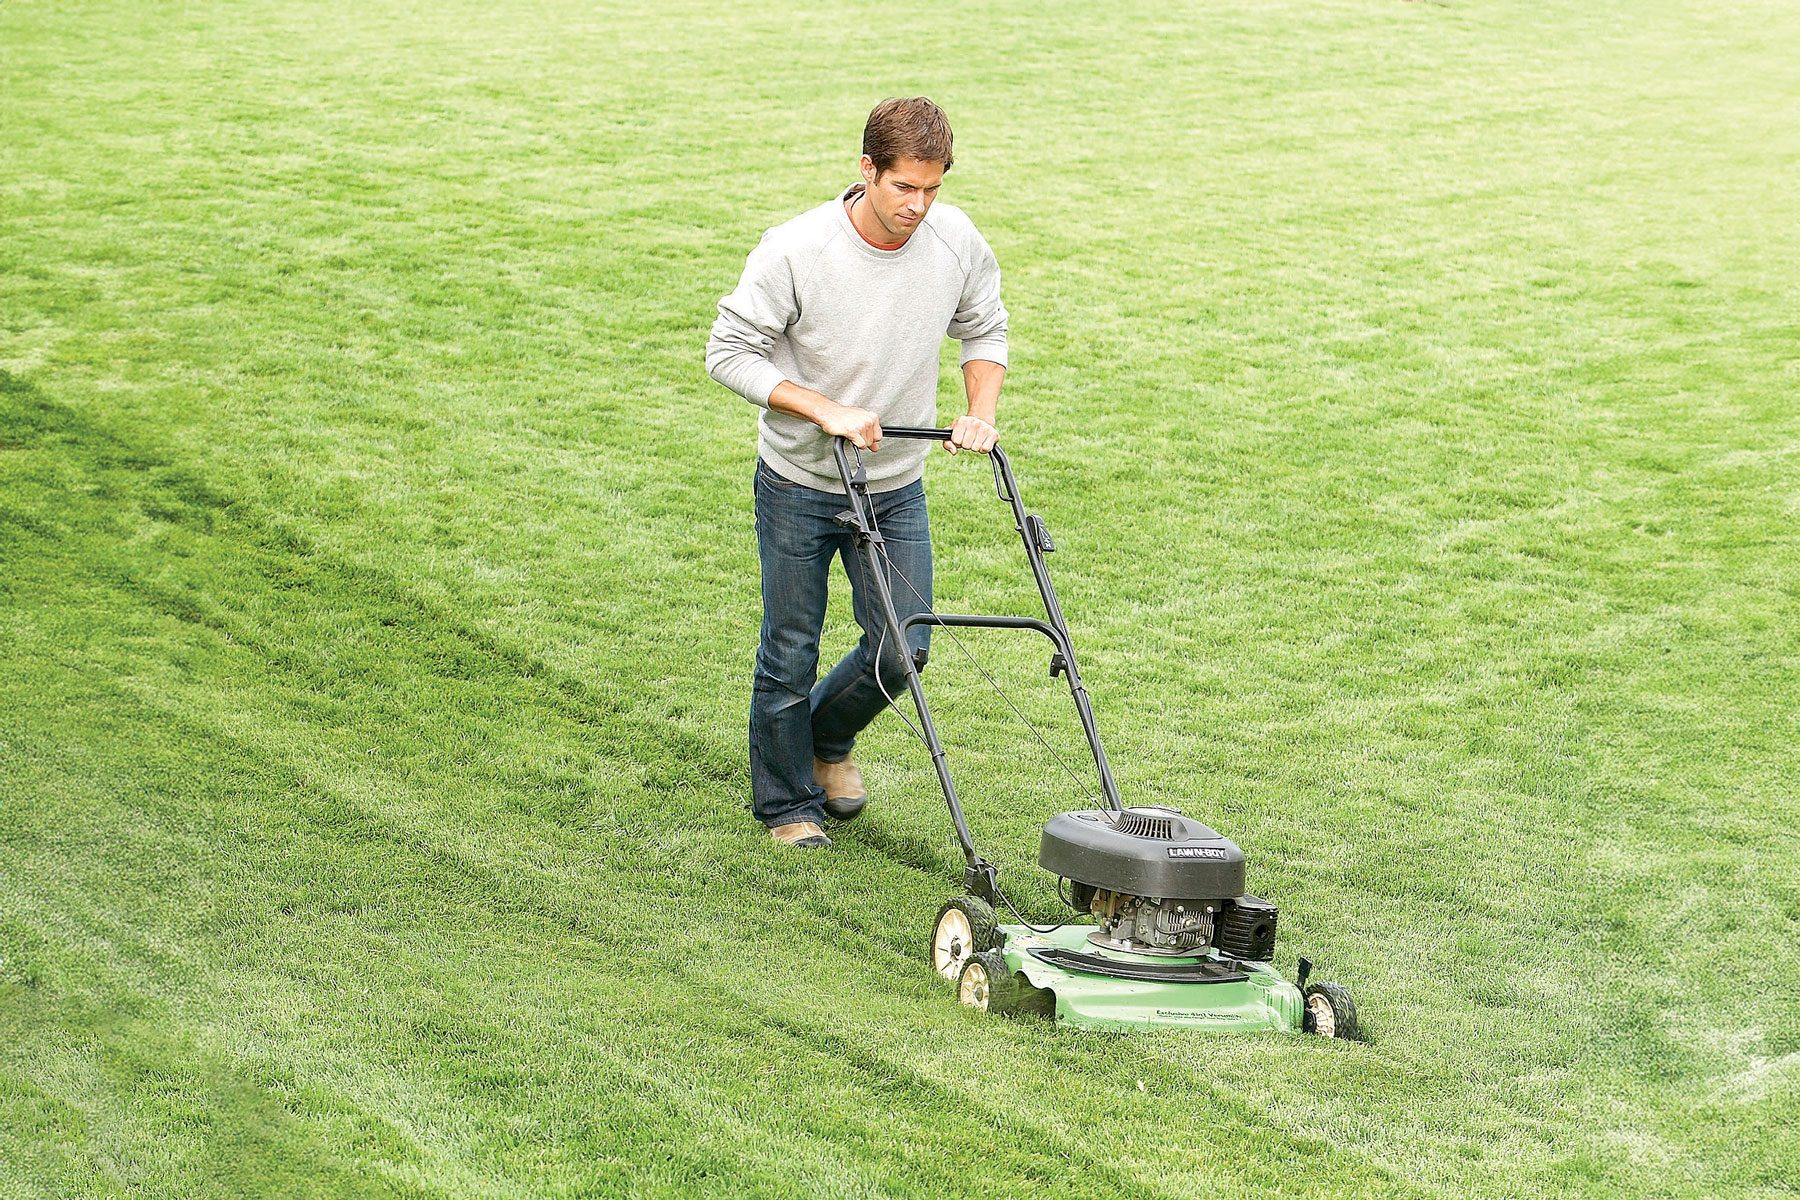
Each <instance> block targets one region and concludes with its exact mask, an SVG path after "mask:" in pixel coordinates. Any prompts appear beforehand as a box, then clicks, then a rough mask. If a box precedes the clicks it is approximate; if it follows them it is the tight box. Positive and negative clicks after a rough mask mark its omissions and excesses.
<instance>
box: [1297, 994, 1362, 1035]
mask: <svg viewBox="0 0 1800 1200" xmlns="http://www.w3.org/2000/svg"><path fill="white" fill-rule="evenodd" d="M1305 1025H1306V1031H1307V1032H1308V1033H1316V1034H1318V1035H1319V1036H1320V1037H1334V1038H1344V1039H1346V1040H1349V1041H1354V1040H1356V1036H1357V1034H1358V1033H1359V1032H1360V1030H1358V1029H1357V1026H1356V1002H1355V1001H1354V1000H1352V999H1350V993H1349V992H1348V991H1346V990H1345V989H1344V988H1343V987H1341V986H1339V985H1338V984H1335V983H1315V984H1313V985H1312V986H1311V987H1309V988H1307V989H1306V1017H1305Z"/></svg>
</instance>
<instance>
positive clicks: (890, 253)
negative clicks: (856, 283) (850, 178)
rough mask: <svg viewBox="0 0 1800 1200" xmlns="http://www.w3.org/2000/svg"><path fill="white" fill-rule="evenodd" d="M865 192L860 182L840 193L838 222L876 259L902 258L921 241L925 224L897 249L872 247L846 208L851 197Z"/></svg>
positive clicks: (921, 222)
mask: <svg viewBox="0 0 1800 1200" xmlns="http://www.w3.org/2000/svg"><path fill="white" fill-rule="evenodd" d="M865 190H866V188H865V187H864V185H863V184H862V183H861V182H860V181H859V182H857V183H853V184H851V185H850V186H849V187H847V188H845V189H844V190H843V191H842V192H841V193H839V195H838V198H837V219H838V221H839V222H841V223H842V225H843V227H844V230H845V232H847V233H848V234H849V235H850V237H851V239H852V240H853V241H855V243H856V245H857V246H859V247H860V248H862V249H863V250H865V251H867V252H868V253H869V254H872V255H874V256H875V257H876V258H883V259H893V258H898V257H900V255H902V254H905V253H906V251H907V250H908V248H910V247H911V246H912V244H913V243H914V242H916V241H918V240H919V230H920V229H923V228H925V222H924V221H920V222H919V228H918V229H915V230H913V231H912V233H910V234H908V235H907V238H906V240H905V241H904V242H902V243H900V245H899V246H898V247H897V248H896V249H893V250H883V249H881V248H880V247H879V246H872V245H870V244H869V239H868V238H865V237H864V236H863V235H862V231H861V230H860V229H858V228H857V227H856V225H855V223H854V222H852V221H851V220H850V213H849V212H848V211H847V210H846V209H845V208H844V202H845V201H846V200H848V199H850V197H852V196H854V195H856V194H857V193H859V192H862V191H865ZM927 215H928V216H929V214H927Z"/></svg>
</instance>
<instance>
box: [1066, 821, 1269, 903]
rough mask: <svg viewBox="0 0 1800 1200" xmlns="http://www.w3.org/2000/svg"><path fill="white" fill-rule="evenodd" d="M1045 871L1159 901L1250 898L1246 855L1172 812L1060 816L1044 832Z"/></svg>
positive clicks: (1231, 843)
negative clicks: (1245, 876)
mask: <svg viewBox="0 0 1800 1200" xmlns="http://www.w3.org/2000/svg"><path fill="white" fill-rule="evenodd" d="M1038 865H1039V866H1041V867H1043V868H1044V869H1045V870H1046V871H1050V872H1053V873H1054V874H1056V875H1059V876H1061V877H1062V878H1064V879H1072V880H1074V881H1075V882H1077V883H1085V884H1088V885H1090V886H1092V887H1097V888H1110V889H1111V890H1113V891H1115V892H1128V893H1130V894H1131V895H1134V896H1148V897H1152V898H1155V899H1167V898H1182V899H1191V900H1222V899H1228V898H1231V897H1235V896H1241V895H1243V894H1244V852H1243V851H1242V850H1240V849H1238V848H1237V845H1236V844H1235V843H1234V842H1232V841H1231V840H1230V839H1228V838H1225V837H1221V836H1220V835H1219V834H1217V833H1214V832H1213V831H1212V830H1211V829H1208V828H1207V827H1206V826H1205V825H1202V824H1201V823H1200V822H1198V821H1195V820H1193V819H1191V818H1188V817H1184V816H1182V815H1181V813H1180V811H1179V810H1177V809H1173V808H1127V809H1125V810H1123V811H1121V812H1116V813H1113V812H1066V813H1058V814H1057V815H1056V816H1054V817H1052V818H1050V823H1049V824H1048V825H1045V826H1044V837H1043V840H1042V842H1041V843H1040V844H1039V846H1038Z"/></svg>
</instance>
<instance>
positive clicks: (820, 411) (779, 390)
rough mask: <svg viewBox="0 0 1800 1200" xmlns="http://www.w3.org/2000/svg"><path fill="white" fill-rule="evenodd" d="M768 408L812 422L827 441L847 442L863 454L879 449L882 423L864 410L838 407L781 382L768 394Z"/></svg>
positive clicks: (783, 381) (790, 383)
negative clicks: (855, 446) (821, 431)
mask: <svg viewBox="0 0 1800 1200" xmlns="http://www.w3.org/2000/svg"><path fill="white" fill-rule="evenodd" d="M769 407H770V408H773V409H775V410H777V411H778V412H784V413H792V414H793V415H794V416H796V417H801V418H803V419H805V420H808V421H811V422H812V423H813V424H814V425H817V426H818V427H819V428H820V429H822V430H824V431H825V434H826V436H827V437H845V438H849V439H850V441H851V442H853V443H854V444H856V445H858V446H861V447H862V448H863V449H864V450H879V449H881V420H880V418H878V417H877V416H876V415H875V414H874V413H872V412H870V411H869V410H868V409H866V408H853V407H851V406H850V405H848V404H839V403H838V402H837V401H835V400H833V399H831V398H830V397H829V396H823V395H820V394H819V393H818V392H815V391H813V390H812V389H811V388H804V387H801V386H800V385H799V384H797V383H795V382H794V381H793V380H791V379H784V380H782V381H781V382H780V383H778V384H776V385H775V390H774V391H772V392H770V393H769Z"/></svg>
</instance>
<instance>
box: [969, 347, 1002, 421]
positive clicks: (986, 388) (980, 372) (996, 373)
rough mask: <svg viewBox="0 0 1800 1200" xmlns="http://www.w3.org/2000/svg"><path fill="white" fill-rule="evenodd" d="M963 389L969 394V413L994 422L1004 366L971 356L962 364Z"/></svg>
mask: <svg viewBox="0 0 1800 1200" xmlns="http://www.w3.org/2000/svg"><path fill="white" fill-rule="evenodd" d="M962 372H963V390H964V391H965V392H967V393H968V395H969V415H970V416H972V417H980V418H981V419H982V420H984V421H986V422H987V423H988V424H989V425H992V424H994V414H995V413H996V412H997V411H999V408H1000V384H1001V382H1002V381H1004V380H1005V378H1006V368H1005V367H1003V366H1001V365H1000V364H999V363H997V362H989V361H988V360H987V359H985V358H972V359H970V360H969V361H968V362H966V363H964V364H963V369H962Z"/></svg>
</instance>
